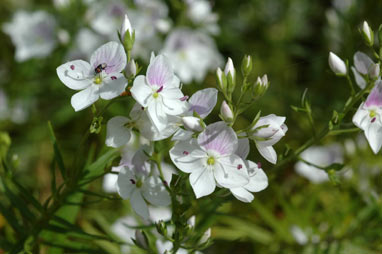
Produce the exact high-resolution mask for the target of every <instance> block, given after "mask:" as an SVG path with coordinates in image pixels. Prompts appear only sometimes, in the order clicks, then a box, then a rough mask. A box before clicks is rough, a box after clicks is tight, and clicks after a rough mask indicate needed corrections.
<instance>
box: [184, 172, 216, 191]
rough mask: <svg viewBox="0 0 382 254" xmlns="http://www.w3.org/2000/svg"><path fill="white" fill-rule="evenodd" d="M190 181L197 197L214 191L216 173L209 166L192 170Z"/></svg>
mask: <svg viewBox="0 0 382 254" xmlns="http://www.w3.org/2000/svg"><path fill="white" fill-rule="evenodd" d="M190 183H191V186H192V189H193V190H194V193H195V196H196V198H200V197H204V196H207V195H209V194H211V193H212V192H214V190H215V187H216V183H215V179H214V174H213V173H212V171H210V170H208V169H207V168H203V169H199V170H195V171H194V172H192V173H191V175H190Z"/></svg>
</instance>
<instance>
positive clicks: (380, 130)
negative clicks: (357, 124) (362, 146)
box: [365, 122, 382, 154]
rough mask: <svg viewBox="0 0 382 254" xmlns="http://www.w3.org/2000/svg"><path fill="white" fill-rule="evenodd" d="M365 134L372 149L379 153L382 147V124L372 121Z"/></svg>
mask: <svg viewBox="0 0 382 254" xmlns="http://www.w3.org/2000/svg"><path fill="white" fill-rule="evenodd" d="M365 136H366V138H367V141H369V145H370V147H371V149H372V150H373V152H374V153H375V154H377V153H378V152H379V150H380V149H381V147H382V126H381V125H380V124H379V123H378V122H374V123H371V124H370V125H369V126H368V128H367V129H366V130H365Z"/></svg>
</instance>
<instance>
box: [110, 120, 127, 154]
mask: <svg viewBox="0 0 382 254" xmlns="http://www.w3.org/2000/svg"><path fill="white" fill-rule="evenodd" d="M128 122H129V119H128V118H127V117H124V116H116V117H113V118H111V119H110V120H109V121H108V122H107V127H106V145H107V146H110V147H121V146H123V145H126V144H127V143H128V142H129V140H130V137H131V130H130V129H128V128H126V127H125V124H126V123H128Z"/></svg>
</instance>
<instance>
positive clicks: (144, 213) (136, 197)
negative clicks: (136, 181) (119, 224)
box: [130, 189, 150, 220]
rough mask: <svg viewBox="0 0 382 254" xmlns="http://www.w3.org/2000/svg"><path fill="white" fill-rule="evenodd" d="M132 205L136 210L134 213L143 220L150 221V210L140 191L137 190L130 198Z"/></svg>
mask: <svg viewBox="0 0 382 254" xmlns="http://www.w3.org/2000/svg"><path fill="white" fill-rule="evenodd" d="M130 205H131V207H132V208H133V209H134V211H135V212H136V213H137V214H138V215H139V216H141V217H142V218H143V219H145V220H148V219H149V217H150V215H149V208H148V206H147V204H146V201H145V200H144V199H143V197H142V193H141V191H140V190H139V189H135V190H134V191H133V194H132V195H131V198H130Z"/></svg>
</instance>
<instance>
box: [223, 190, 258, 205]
mask: <svg viewBox="0 0 382 254" xmlns="http://www.w3.org/2000/svg"><path fill="white" fill-rule="evenodd" d="M229 190H230V191H231V193H232V194H233V195H234V196H235V198H237V199H238V200H240V201H242V202H245V203H251V202H252V201H253V199H254V198H255V197H254V196H253V195H252V193H250V192H249V191H247V190H246V189H245V188H243V187H236V188H231V189H229Z"/></svg>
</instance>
